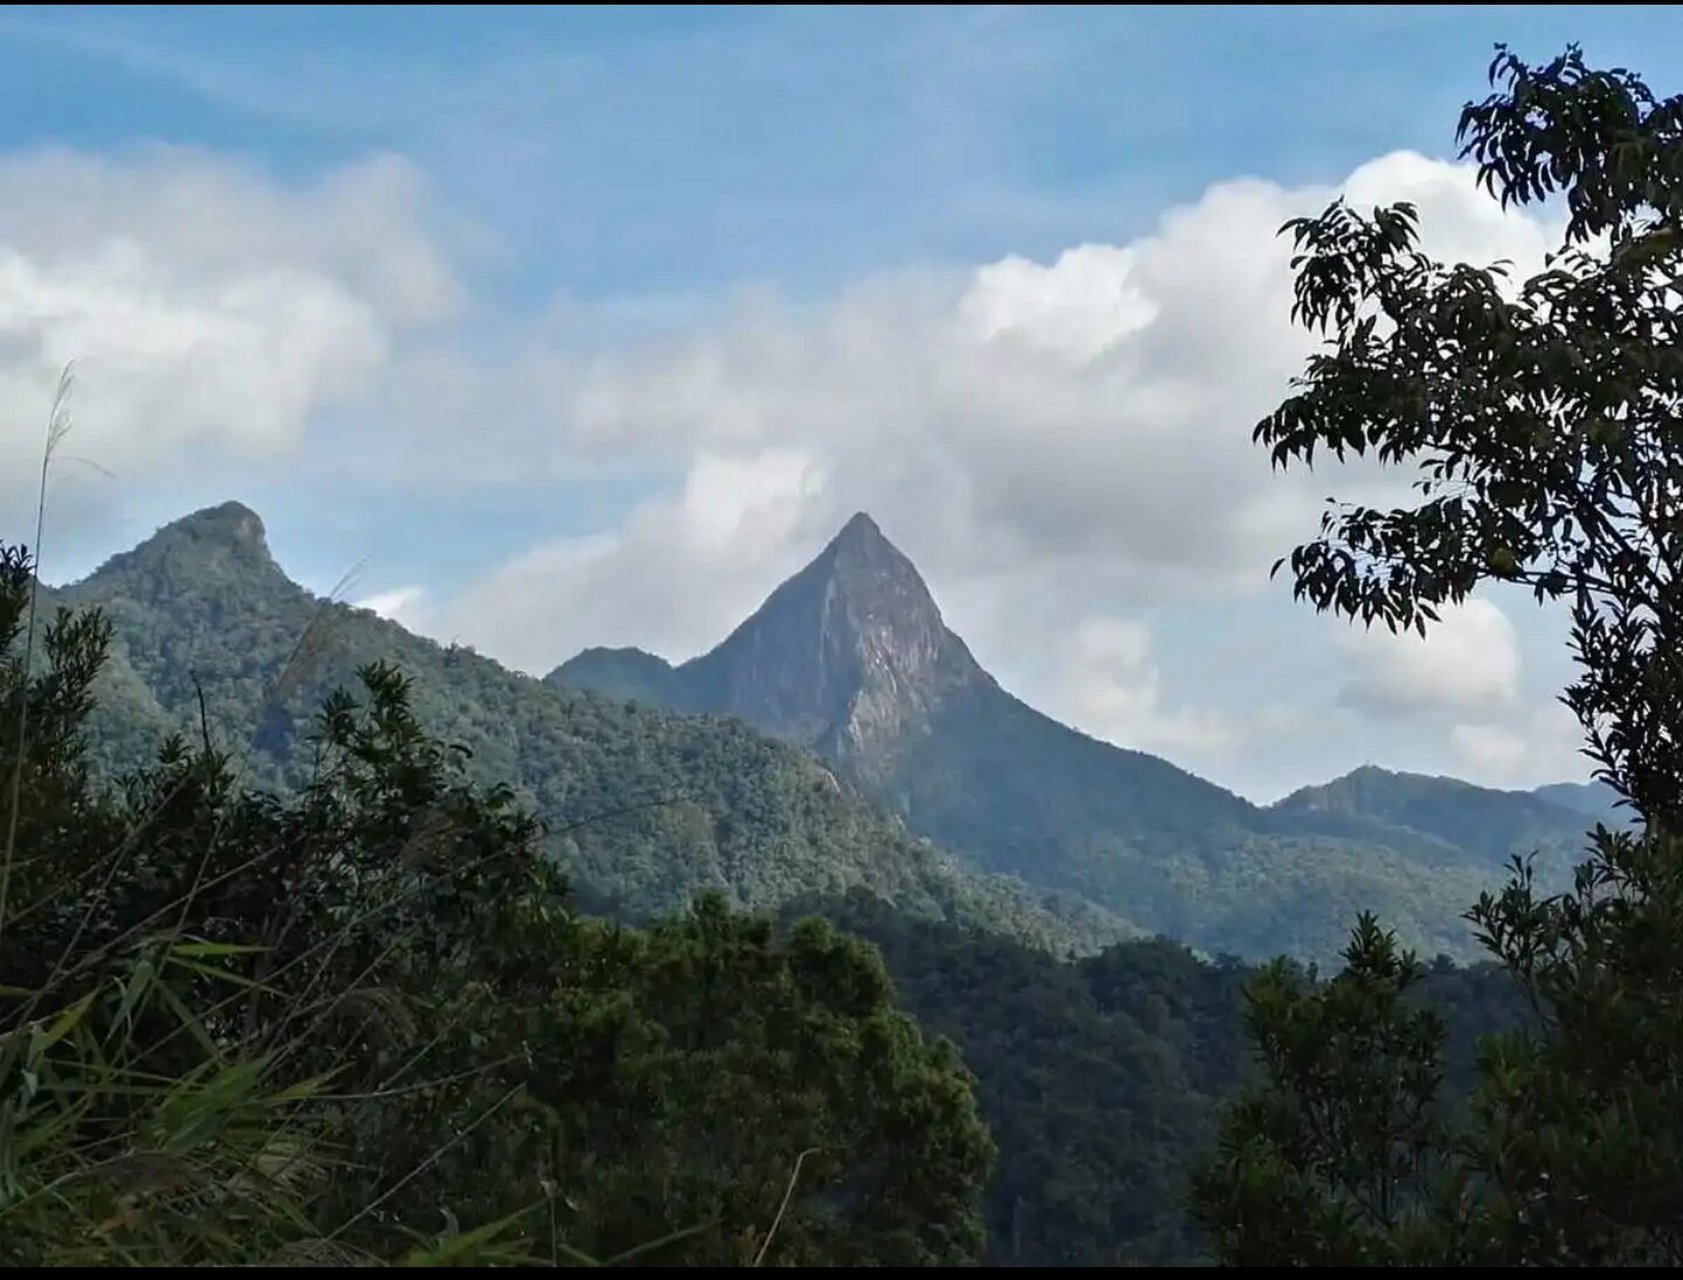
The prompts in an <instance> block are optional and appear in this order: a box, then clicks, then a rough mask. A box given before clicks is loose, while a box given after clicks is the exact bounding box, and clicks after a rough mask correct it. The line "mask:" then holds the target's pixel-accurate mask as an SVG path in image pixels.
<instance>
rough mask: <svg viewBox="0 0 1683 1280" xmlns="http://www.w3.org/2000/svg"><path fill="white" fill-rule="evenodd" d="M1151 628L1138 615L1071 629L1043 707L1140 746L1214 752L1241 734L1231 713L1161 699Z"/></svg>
mask: <svg viewBox="0 0 1683 1280" xmlns="http://www.w3.org/2000/svg"><path fill="white" fill-rule="evenodd" d="M1151 650H1152V643H1151V629H1150V627H1148V626H1147V625H1146V624H1144V623H1142V622H1140V621H1138V620H1137V619H1130V618H1117V617H1108V616H1105V617H1092V618H1087V619H1085V620H1084V621H1083V622H1082V623H1081V624H1080V625H1079V626H1078V627H1076V629H1075V631H1074V632H1073V633H1072V634H1071V635H1070V637H1069V640H1068V642H1067V643H1066V645H1065V646H1064V650H1063V653H1062V655H1061V656H1062V659H1063V661H1062V664H1061V672H1060V680H1059V687H1058V689H1057V692H1056V694H1055V700H1054V701H1053V703H1052V705H1050V706H1048V707H1047V710H1048V711H1050V712H1052V713H1053V714H1054V715H1058V716H1059V718H1061V719H1065V720H1067V721H1069V722H1070V723H1073V724H1078V725H1080V726H1081V727H1082V728H1084V729H1085V730H1086V731H1087V732H1089V733H1091V734H1093V735H1094V736H1095V737H1099V738H1103V739H1105V740H1106V741H1108V742H1113V743H1115V744H1116V745H1117V746H1122V747H1131V748H1133V749H1134V750H1139V751H1156V752H1166V753H1168V754H1170V755H1175V756H1180V755H1183V754H1184V753H1187V752H1191V753H1194V754H1196V755H1200V756H1202V755H1209V754H1220V753H1223V752H1225V751H1227V750H1230V749H1231V748H1232V747H1233V746H1234V745H1236V743H1237V742H1238V740H1239V737H1240V729H1239V726H1238V725H1237V724H1236V723H1235V721H1234V719H1233V718H1232V717H1230V716H1227V715H1223V714H1222V713H1220V712H1217V711H1213V710H1210V709H1207V708H1195V707H1170V706H1168V705H1166V703H1165V698H1164V693H1163V687H1162V672H1161V670H1160V669H1159V667H1158V665H1157V663H1156V661H1155V659H1154V658H1153V656H1152V651H1151Z"/></svg>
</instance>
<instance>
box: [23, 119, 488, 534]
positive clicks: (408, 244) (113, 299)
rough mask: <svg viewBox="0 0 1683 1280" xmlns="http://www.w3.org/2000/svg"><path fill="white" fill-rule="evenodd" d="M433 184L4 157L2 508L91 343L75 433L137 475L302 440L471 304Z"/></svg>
mask: <svg viewBox="0 0 1683 1280" xmlns="http://www.w3.org/2000/svg"><path fill="white" fill-rule="evenodd" d="M423 197H424V192H423V189H422V185H421V183H420V181H419V179H418V177H417V175H416V173H415V172H414V171H413V170H412V169H411V168H410V166H408V165H407V164H406V163H404V162H403V161H400V160H397V159H393V158H376V159H374V160H370V161H367V162H365V163H362V164H358V165H354V166H351V167H349V168H347V169H344V170H342V171H339V172H337V173H333V174H330V175H328V176H327V177H325V178H323V179H321V180H319V181H316V182H313V183H310V184H306V185H304V186H300V187H289V186H285V185H282V184H279V183H277V182H275V181H273V180H271V179H269V178H267V177H265V176H263V175H261V174H258V173H254V172H248V171H246V170H244V169H241V168H239V167H237V166H233V165H230V164H228V163H226V162H224V161H222V160H218V159H214V158H212V157H209V156H205V155H202V154H199V153H196V152H191V151H184V150H178V149H172V148H158V149H152V150H147V151H143V152H138V153H135V154H133V155H130V156H128V157H126V158H121V159H107V158H94V157H89V156H84V155H79V154H76V153H72V152H64V151H43V152H32V153H28V154H24V155H20V156H13V157H11V158H8V159H5V160H3V161H0V422H4V424H5V429H4V430H3V431H0V477H5V478H6V479H0V515H10V516H13V517H15V516H16V515H17V514H18V512H19V510H20V506H21V504H22V503H23V502H24V501H25V498H24V496H23V495H22V493H21V492H20V487H21V486H20V485H19V484H18V482H17V479H16V478H17V477H20V476H23V475H25V474H27V473H28V472H29V471H30V470H32V469H33V468H32V465H31V464H33V463H35V462H37V461H38V452H39V449H40V447H41V439H42V435H43V434H44V429H43V428H44V423H45V419H46V415H47V406H48V404H49V403H50V400H51V396H52V389H53V385H54V383H55V381H56V380H57V378H58V376H59V372H60V370H61V369H62V368H63V367H64V365H65V364H66V363H68V362H70V361H72V360H73V361H75V362H76V366H77V389H76V396H75V401H74V421H75V430H74V437H73V438H72V439H71V440H70V441H67V444H66V448H67V449H68V450H69V451H70V452H72V453H74V454H78V455H81V456H83V457H86V458H88V459H89V460H91V461H92V462H94V463H96V464H98V465H99V466H100V467H102V468H105V469H106V470H108V471H111V472H113V473H115V474H116V475H117V476H119V477H120V478H122V479H125V480H127V481H128V482H129V483H130V484H134V483H137V482H140V481H144V480H146V479H150V478H152V477H153V476H155V475H156V474H159V473H161V472H164V471H166V470H167V469H168V468H170V467H178V466H180V465H181V464H182V460H183V459H184V458H187V459H191V460H193V461H194V462H200V463H202V462H203V461H205V460H206V459H207V458H208V457H216V456H231V457H242V458H276V457H284V456H285V455H287V454H288V453H289V452H291V451H294V450H296V449H297V448H298V447H299V446H300V445H301V444H302V443H303V442H304V441H305V439H306V437H307V435H308V433H309V432H310V430H311V428H312V423H317V424H318V425H319V421H318V420H319V417H320V415H321V414H322V413H323V412H324V411H328V410H334V409H344V408H346V407H348V406H351V405H353V404H355V403H356V402H357V401H358V399H359V397H361V396H363V395H365V394H366V393H367V392H368V391H369V390H370V389H371V388H372V387H373V386H374V385H375V384H376V383H377V381H378V379H379V377H380V375H381V373H382V371H383V370H384V368H385V366H386V364H387V361H388V360H389V358H390V355H391V352H392V349H393V345H394V343H395V342H396V341H397V340H398V339H399V338H400V337H401V336H402V335H404V334H406V333H411V332H418V331H421V330H424V329H426V328H428V327H430V326H434V325H438V324H440V323H442V322H445V321H447V320H449V319H450V318H451V316H452V315H453V314H455V310H456V307H457V304H458V296H457V295H458V288H457V284H456V281H455V278H454V276H453V274H452V271H451V268H450V267H449V265H448V262H447V261H446V258H445V256H444V253H443V251H442V249H441V248H440V246H439V245H438V244H436V243H435V241H434V239H433V237H432V236H431V235H430V234H429V233H428V231H427V229H426V227H425V224H424V219H423V203H424V200H423ZM37 424H41V425H40V426H38V425H37Z"/></svg>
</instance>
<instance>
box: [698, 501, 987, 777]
mask: <svg viewBox="0 0 1683 1280" xmlns="http://www.w3.org/2000/svg"><path fill="white" fill-rule="evenodd" d="M680 670H681V671H682V672H683V675H684V678H685V682H686V683H687V684H689V685H690V686H691V687H692V688H694V689H695V690H696V691H697V694H698V701H699V702H700V703H701V704H702V705H706V706H710V707H713V708H715V709H717V710H720V711H725V712H728V713H730V714H733V715H738V716H741V717H743V718H744V719H747V720H750V721H753V722H754V723H756V724H759V725H761V726H762V727H764V728H768V729H770V730H771V731H772V732H774V733H778V734H780V735H782V736H784V737H789V738H793V739H795V740H797V741H800V742H803V743H806V744H807V745H811V746H823V747H826V748H828V749H834V750H837V751H841V752H845V753H849V754H855V753H859V752H868V750H869V748H870V746H871V745H872V744H874V743H876V742H878V741H884V740H887V739H890V738H893V737H895V736H897V735H898V733H899V732H900V730H901V729H902V728H903V727H904V726H905V725H906V724H908V723H910V722H911V721H913V720H916V719H917V718H919V717H921V716H923V715H924V714H926V713H927V712H928V710H929V709H930V708H931V707H932V706H933V705H934V703H935V702H936V701H938V700H939V699H940V698H941V696H942V695H943V694H944V693H946V692H948V691H950V690H952V689H954V688H958V687H962V686H965V685H974V684H983V683H990V681H989V677H988V676H987V674H986V673H985V672H984V671H982V669H981V668H980V667H979V666H977V665H976V661H975V659H974V658H972V657H971V656H970V651H969V650H968V649H967V648H966V647H965V645H964V642H963V641H962V640H960V639H959V638H958V637H957V636H956V635H954V634H953V633H952V632H951V631H949V630H948V629H947V627H946V624H945V622H943V621H942V618H941V611H940V609H939V608H937V607H936V604H935V601H934V598H933V597H932V596H931V595H930V594H929V588H928V587H927V586H926V585H925V584H924V581H923V578H922V577H921V576H920V575H919V574H918V571H917V568H916V566H914V565H913V564H912V562H911V561H910V560H909V559H907V558H906V556H905V555H904V554H903V553H902V552H901V551H900V550H899V548H897V547H895V546H894V544H893V543H891V542H889V540H888V539H887V538H886V537H885V536H884V535H883V532H882V530H881V529H880V528H878V527H877V523H876V521H875V520H873V519H871V517H870V516H868V515H866V514H865V513H864V512H863V511H861V512H859V513H858V514H857V515H855V516H853V518H852V519H850V520H849V521H848V522H847V523H846V524H845V525H843V526H842V528H841V531H840V532H839V533H837V534H836V536H835V537H834V538H832V539H831V540H830V542H829V543H828V544H827V545H826V546H825V548H824V549H823V550H822V551H821V552H819V554H818V555H817V557H816V558H815V559H813V561H812V562H811V563H810V564H808V565H807V566H806V567H805V568H804V569H802V570H801V571H800V572H799V573H797V574H796V575H795V576H794V577H792V578H790V579H789V580H788V581H787V582H785V583H783V585H782V586H780V587H778V588H777V590H775V591H773V592H772V593H771V595H770V596H769V597H768V598H767V599H766V602H765V603H764V604H763V605H761V606H760V608H759V609H758V610H757V611H756V612H755V613H754V614H753V616H751V617H750V618H749V619H748V620H747V621H746V622H744V623H743V624H742V625H741V626H739V627H738V628H737V629H736V630H735V631H733V632H732V633H731V634H730V636H729V637H727V638H726V639H725V641H724V642H723V643H722V644H720V645H719V646H718V647H717V648H715V649H713V650H712V651H711V652H710V653H707V654H705V655H703V656H702V657H700V658H697V659H695V660H694V661H692V662H688V663H685V664H684V666H683V667H682V668H680Z"/></svg>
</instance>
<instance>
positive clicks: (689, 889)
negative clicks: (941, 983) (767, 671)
mask: <svg viewBox="0 0 1683 1280" xmlns="http://www.w3.org/2000/svg"><path fill="white" fill-rule="evenodd" d="M57 596H58V599H59V600H60V601H61V602H62V603H66V604H70V605H75V606H78V607H90V606H97V607H98V608H100V609H101V610H102V611H104V612H105V613H106V615H107V616H108V617H109V618H110V620H111V624H112V629H113V652H112V660H111V662H110V663H109V664H108V666H107V669H106V671H105V672H104V673H103V675H102V677H101V682H100V686H99V695H100V704H99V706H97V707H96V708H95V711H94V713H93V719H92V721H91V722H90V732H89V737H90V743H91V751H92V757H91V758H92V761H93V763H94V765H95V766H96V771H97V772H98V773H99V774H100V775H101V776H106V777H109V776H113V775H115V774H118V773H120V772H122V771H124V770H127V769H133V768H135V767H137V766H138V765H140V764H141V763H143V762H144V761H145V760H146V759H147V758H148V757H149V755H150V752H151V750H152V744H154V743H155V742H156V741H157V739H158V738H159V737H161V736H163V735H164V734H165V733H168V732H174V731H186V732H189V733H191V734H193V735H194V736H198V735H199V734H200V730H201V721H202V722H203V724H204V725H206V726H208V730H209V734H210V737H211V740H212V741H213V742H214V743H215V744H217V745H218V746H219V747H221V748H223V749H225V750H227V751H229V752H230V754H231V756H232V758H233V762H234V766H235V767H236V769H237V770H238V771H239V772H240V775H241V776H242V777H243V778H246V779H248V780H249V781H250V782H252V783H254V784H257V785H261V786H263V787H265V788H268V789H271V790H276V791H295V790H297V789H298V788H300V787H301V786H303V785H304V784H305V782H306V780H307V779H308V777H309V774H310V770H311V768H312V767H313V765H312V759H313V757H312V748H311V746H310V743H309V733H308V730H309V726H310V723H311V721H310V716H311V714H312V713H313V711H314V709H315V708H316V707H318V706H320V705H321V702H322V700H323V699H324V698H325V697H327V696H328V694H329V693H330V692H331V691H332V690H333V689H335V688H338V687H342V686H345V685H347V684H349V683H351V682H353V681H354V679H355V672H356V671H357V669H358V668H360V667H362V666H366V665H367V664H369V663H374V662H385V663H390V664H392V665H394V666H396V667H399V668H400V669H402V670H403V672H404V673H405V675H406V676H407V677H408V678H409V680H410V682H411V683H410V696H411V699H412V701H413V704H414V708H415V713H416V715H417V716H419V717H420V719H421V720H422V721H423V722H424V723H426V724H427V725H428V726H429V727H431V728H432V729H433V730H434V731H435V732H437V733H439V734H440V735H442V736H443V737H445V738H446V739H447V740H449V741H452V742H458V743H460V744H462V745H463V746H464V747H465V748H466V749H467V752H468V754H467V756H466V758H465V767H466V770H467V775H468V776H469V777H470V778H472V779H474V780H475V781H477V782H479V783H481V784H484V785H492V784H497V783H506V784H507V785H509V786H510V787H511V788H512V790H513V793H514V797H515V799H516V800H517V801H518V802H519V803H520V804H521V805H522V806H524V807H526V808H527V809H529V810H530V811H532V812H534V813H535V814H537V815H538V816H540V817H541V818H542V819H543V820H544V822H545V824H546V826H547V828H548V833H549V834H548V836H547V837H546V846H545V847H546V849H547V850H548V851H549V852H551V853H552V854H553V855H554V856H555V857H556V858H557V859H559V860H560V862H561V865H562V866H563V867H564V869H565V870H566V871H567V873H568V875H569V877H570V878H571V879H572V880H573V881H574V883H575V885H576V887H577V891H578V894H579V898H580V901H581V902H588V903H589V904H591V905H593V906H596V907H599V908H600V909H603V910H611V911H613V912H614V913H615V914H617V915H619V916H621V917H622V918H626V919H629V920H643V919H649V918H652V917H654V916H657V915H661V914H664V913H669V912H672V911H676V910H681V909H682V908H684V907H685V906H686V905H687V904H688V903H689V902H690V901H691V899H692V898H693V897H694V896H695V895H697V894H699V893H706V892H718V893H720V894H722V895H723V896H724V897H725V899H726V900H727V901H728V902H729V903H730V904H731V905H732V906H734V907H739V908H748V909H770V908H775V907H776V906H778V905H780V904H781V903H783V902H785V901H788V900H790V899H791V898H795V897H799V896H802V895H805V894H814V893H816V894H822V895H834V894H840V893H844V892H846V890H847V889H848V888H850V887H852V886H854V885H860V884H864V885H868V886H870V887H871V888H872V889H873V890H874V891H875V892H877V893H879V894H881V895H882V896H884V897H886V898H889V899H891V900H892V901H894V902H896V903H898V904H900V905H902V906H903V907H905V908H906V909H907V910H910V911H914V912H918V913H922V914H927V915H931V916H937V917H941V918H951V919H955V920H965V921H978V922H986V923H988V924H989V925H990V926H991V927H995V928H999V929H1001V930H1004V931H1006V932H1012V933H1017V934H1019V935H1021V936H1024V937H1026V938H1029V939H1032V940H1034V941H1036V942H1040V943H1043V944H1046V945H1051V946H1055V947H1059V948H1062V947H1069V946H1075V947H1079V948H1082V949H1093V948H1096V947H1098V946H1101V945H1103V944H1104V943H1105V942H1108V941H1110V940H1113V939H1114V938H1116V937H1119V936H1124V935H1125V934H1126V933H1127V932H1128V931H1129V929H1128V925H1127V924H1126V922H1125V921H1123V920H1120V919H1118V918H1117V917H1115V916H1114V915H1110V914H1107V913H1105V912H1103V911H1101V910H1099V909H1098V908H1095V907H1089V906H1085V905H1083V904H1079V903H1076V904H1071V903H1068V902H1061V901H1057V900H1055V899H1053V898H1052V897H1051V896H1049V895H1047V894H1045V893H1043V892H1028V891H1025V890H1024V889H1023V888H1022V887H1021V886H1019V885H1016V884H1014V883H1012V882H1010V881H1007V880H1004V879H1001V878H997V877H984V876H978V875H975V874H972V873H966V872H964V871H962V870H961V869H959V868H958V867H956V866H954V865H953V864H952V863H951V862H949V861H948V860H947V859H946V858H944V857H943V856H941V855H940V854H938V853H937V852H935V851H934V850H932V849H930V848H928V847H926V846H925V845H924V844H922V843H921V842H919V841H917V840H916V839H914V838H912V837H911V836H909V835H908V834H907V833H906V832H905V830H904V829H903V828H901V827H900V826H899V825H898V824H897V823H895V822H894V821H893V820H892V819H890V818H888V817H886V816H885V815H883V814H882V813H880V812H879V811H877V810H876V809H875V808H873V807H872V806H871V805H869V804H867V803H865V802H864V801H863V800H862V799H861V798H860V797H859V796H858V795H857V794H856V793H855V792H854V791H853V789H852V788H851V787H849V786H848V785H846V784H845V783H844V782H842V781H838V779H837V778H836V777H835V776H834V774H833V773H831V772H830V771H829V770H827V769H825V768H824V767H823V766H822V765H821V764H819V763H818V762H817V761H815V760H813V759H812V758H811V757H809V756H807V755H806V754H805V753H803V752H800V751H797V750H794V749H792V748H790V747H788V746H786V745H783V744H781V743H777V742H773V741H770V740H768V739H767V738H765V737H764V736H762V735H760V734H758V733H755V732H754V731H753V730H752V729H750V728H749V727H747V726H746V725H743V724H741V723H739V722H735V721H730V720H725V719H723V718H705V719H702V718H691V717H678V716H671V715H665V714H661V713H658V712H656V711H652V710H649V709H647V708H644V707H634V706H629V705H626V704H624V703H618V702H612V701H608V700H605V699H601V698H592V697H585V696H581V695H578V694H574V693H568V692H565V691H563V690H559V689H555V688H552V687H550V686H548V685H545V684H543V683H541V682H539V681H535V680H532V679H529V678H527V677H525V676H521V675H518V674H516V673H513V672H510V671H508V670H505V669H504V668H502V667H500V666H498V665H497V664H496V663H494V662H492V661H490V660H489V659H486V658H483V657H480V656H478V655H477V654H474V653H473V652H472V651H471V650H468V649H465V648H461V647H457V646H454V645H451V646H445V647H440V646H439V645H436V644H434V643H432V642H431V641H428V640H424V639H421V638H419V637H416V636H413V635H410V634H409V633H408V632H406V631H404V630H403V629H402V628H401V627H399V626H397V625H396V624H394V623H391V622H387V621H385V620H382V619H380V618H377V617H375V616H373V615H372V614H370V613H368V612H367V611H365V610H360V609H354V608H350V607H347V606H344V605H341V604H335V603H331V602H328V601H323V600H318V599H315V598H313V597H312V596H310V595H309V593H307V592H305V591H304V590H302V589H301V588H299V587H298V586H296V585H295V584H293V583H292V582H290V581H288V580H287V579H286V577H285V575H284V574H282V573H281V571H280V570H279V568H277V567H276V565H275V563H274V561H273V560H272V559H271V558H270V557H269V554H268V550H267V547H266V545H265V542H264V538H263V533H262V526H261V524H260V522H259V521H258V519H257V517H256V516H255V515H254V514H253V513H251V512H250V511H248V510H246V509H245V508H244V507H241V506H239V505H238V504H234V503H230V504H227V505H225V506H223V507H217V508H212V509H209V510H206V511H201V512H198V513H196V514H195V515H192V516H189V517H187V518H185V519H183V520H180V521H177V522H176V523H175V524H173V525H170V526H169V527H168V528H166V529H164V530H162V531H161V532H160V533H159V534H157V535H156V536H155V537H153V538H152V539H150V540H148V541H147V542H146V543H144V544H142V545H141V546H140V547H137V548H136V549H134V550H133V551H129V552H125V553H124V554H122V555H120V556H117V557H115V558H113V559H112V560H111V561H109V562H108V563H107V564H106V565H104V566H103V567H102V568H101V569H100V570H99V571H97V572H96V573H95V574H93V575H92V576H91V577H89V578H88V579H86V580H84V581H83V582H80V583H77V584H76V585H75V586H73V587H69V588H65V589H63V590H61V591H59V592H58V593H57Z"/></svg>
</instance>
